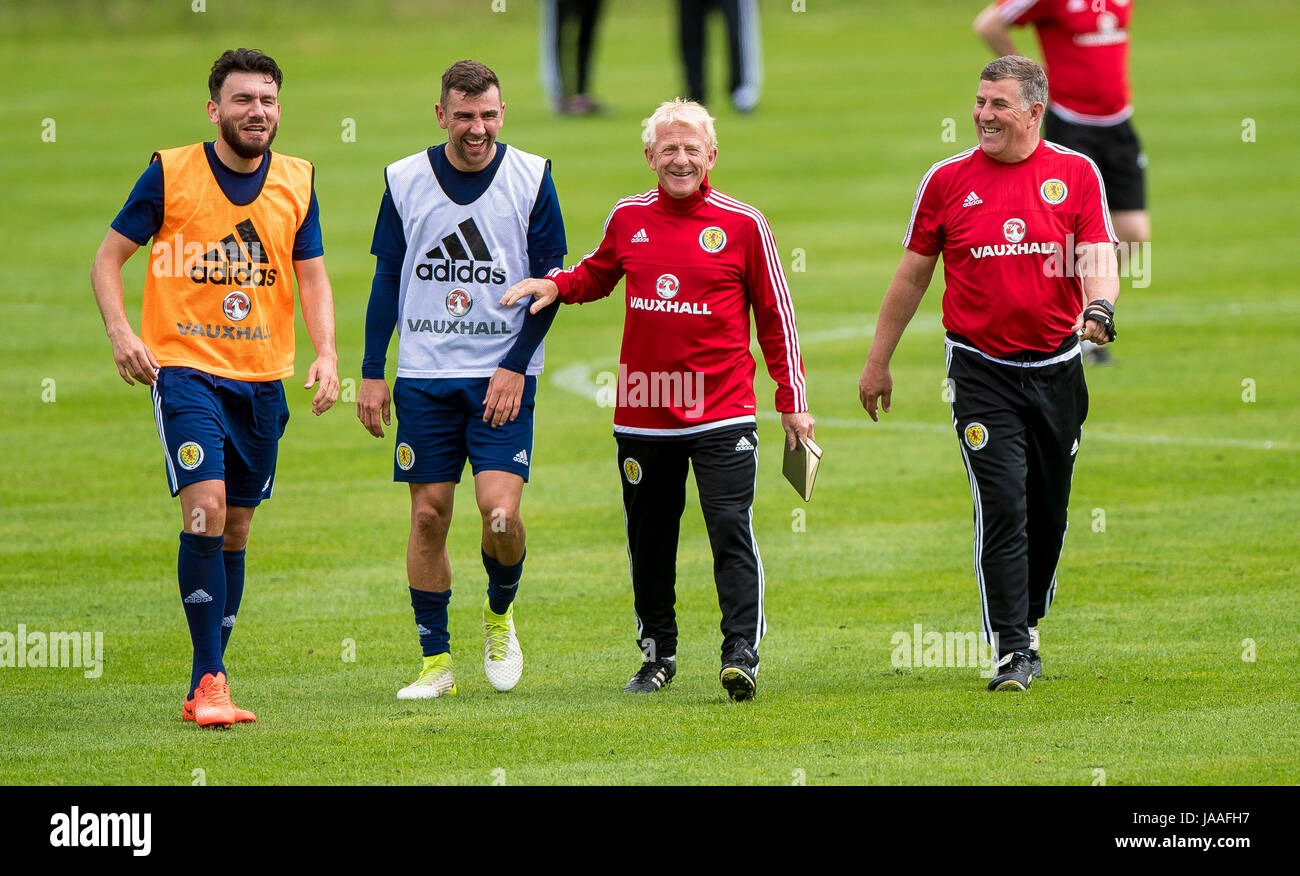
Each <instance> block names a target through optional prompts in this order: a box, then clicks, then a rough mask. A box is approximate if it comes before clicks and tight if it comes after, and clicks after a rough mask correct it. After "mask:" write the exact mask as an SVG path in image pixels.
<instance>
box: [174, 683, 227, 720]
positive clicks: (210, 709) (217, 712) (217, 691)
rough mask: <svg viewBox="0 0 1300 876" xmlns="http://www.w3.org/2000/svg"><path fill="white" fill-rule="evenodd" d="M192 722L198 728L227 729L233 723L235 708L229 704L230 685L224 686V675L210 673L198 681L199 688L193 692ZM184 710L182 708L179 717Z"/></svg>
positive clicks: (182, 714)
mask: <svg viewBox="0 0 1300 876" xmlns="http://www.w3.org/2000/svg"><path fill="white" fill-rule="evenodd" d="M191 711H192V713H193V715H194V722H195V723H196V724H198V725H199V726H200V727H220V728H221V729H223V730H224V729H227V728H229V727H230V725H231V724H233V723H235V707H234V705H233V704H231V702H230V685H228V684H226V674H225V673H224V672H218V673H217V674H216V675H213V674H212V673H211V672H209V673H207V674H205V675H204V676H203V678H201V679H199V686H198V688H196V689H195V691H194V699H193V708H192V710H191ZM184 714H185V710H184V708H182V711H181V716H182V717H184Z"/></svg>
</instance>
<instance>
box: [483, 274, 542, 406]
mask: <svg viewBox="0 0 1300 876" xmlns="http://www.w3.org/2000/svg"><path fill="white" fill-rule="evenodd" d="M547 282H550V281H549V280H548V281H547ZM551 285H552V286H554V285H555V284H554V283H551ZM523 397H524V375H522V374H520V373H519V372H517V371H511V370H509V369H508V368H500V367H498V368H497V370H496V371H495V372H494V373H493V375H492V379H491V380H489V381H488V388H487V395H485V396H484V397H483V422H485V423H489V424H490V425H491V426H492V427H493V428H494V429H495V428H496V427H497V426H500V425H501V424H502V423H513V422H514V420H515V418H516V417H518V416H519V402H520V400H521V399H522V398H523Z"/></svg>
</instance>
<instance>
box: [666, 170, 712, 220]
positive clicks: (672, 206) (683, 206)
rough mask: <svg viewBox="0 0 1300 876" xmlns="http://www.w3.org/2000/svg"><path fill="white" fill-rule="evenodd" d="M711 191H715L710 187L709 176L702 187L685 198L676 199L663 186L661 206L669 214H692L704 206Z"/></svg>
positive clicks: (705, 178) (706, 176) (701, 184)
mask: <svg viewBox="0 0 1300 876" xmlns="http://www.w3.org/2000/svg"><path fill="white" fill-rule="evenodd" d="M711 191H713V189H712V188H711V187H710V186H709V177H708V175H707V174H706V175H705V177H704V182H702V183H700V187H699V188H698V189H696V190H695V191H694V192H692V193H691V194H689V195H687V196H686V197H684V198H674V197H673V196H672V195H670V194H668V193H667V192H665V191H664V187H663V186H659V206H661V207H663V208H664V209H665V210H667V211H668V212H669V213H692V212H694V211H695V210H698V209H699V208H700V207H701V206H702V205H703V204H704V199H705V198H706V197H708V194H709V192H711Z"/></svg>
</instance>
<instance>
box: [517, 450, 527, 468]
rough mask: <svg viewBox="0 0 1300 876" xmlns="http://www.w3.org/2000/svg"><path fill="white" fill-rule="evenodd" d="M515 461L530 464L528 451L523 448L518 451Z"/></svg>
mask: <svg viewBox="0 0 1300 876" xmlns="http://www.w3.org/2000/svg"><path fill="white" fill-rule="evenodd" d="M515 462H517V463H519V464H520V465H528V451H527V450H521V451H519V452H518V453H516V454H515Z"/></svg>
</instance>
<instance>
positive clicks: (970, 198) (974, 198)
mask: <svg viewBox="0 0 1300 876" xmlns="http://www.w3.org/2000/svg"><path fill="white" fill-rule="evenodd" d="M982 203H984V202H983V201H982V200H980V196H979V195H977V194H975V192H974V190H972V191H971V193H970V194H969V195H967V196H966V200H964V201H962V202H961V205H962V206H963V207H974V206H975V205H976V204H982Z"/></svg>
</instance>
